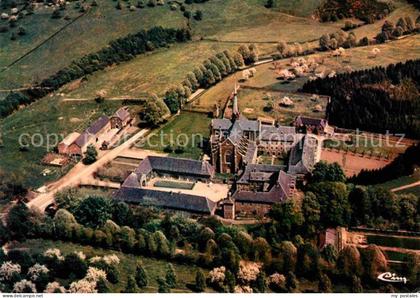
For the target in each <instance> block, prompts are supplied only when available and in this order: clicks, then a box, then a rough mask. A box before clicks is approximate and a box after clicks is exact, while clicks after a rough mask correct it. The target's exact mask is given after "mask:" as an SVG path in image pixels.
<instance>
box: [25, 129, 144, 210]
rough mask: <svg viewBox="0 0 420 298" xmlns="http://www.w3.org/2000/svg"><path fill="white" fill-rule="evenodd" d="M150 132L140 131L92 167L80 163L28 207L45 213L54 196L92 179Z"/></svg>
mask: <svg viewBox="0 0 420 298" xmlns="http://www.w3.org/2000/svg"><path fill="white" fill-rule="evenodd" d="M148 132H149V130H148V129H143V130H141V131H139V132H138V133H136V134H135V135H134V136H132V137H131V138H130V139H129V140H127V141H126V142H125V143H123V144H121V145H120V146H118V147H116V148H114V149H112V150H110V151H108V152H106V153H105V154H103V155H102V157H100V158H99V159H98V160H97V161H96V162H95V163H93V164H91V165H88V166H86V165H84V164H83V163H81V162H79V163H78V164H76V165H75V166H74V168H73V169H72V170H71V171H70V172H69V173H67V174H66V175H65V176H64V177H62V178H60V179H59V180H57V181H56V182H54V183H52V184H50V185H49V186H48V191H47V192H46V193H43V194H40V195H38V196H37V197H36V198H35V199H33V200H32V201H30V202H29V203H28V207H30V208H36V209H39V210H40V211H41V212H43V211H44V210H45V208H46V207H47V206H48V205H50V204H51V203H53V202H54V195H55V194H56V193H57V192H59V191H61V190H63V189H65V188H68V187H75V186H78V185H79V184H80V182H81V180H82V178H86V177H92V176H93V173H95V172H96V171H97V170H99V169H100V168H101V167H103V166H104V165H106V164H107V163H108V162H110V161H112V160H113V159H115V158H116V157H117V156H119V155H120V154H121V152H123V151H124V150H126V149H128V148H130V147H131V146H132V145H133V144H134V143H135V142H136V141H137V140H138V139H139V138H141V137H144V136H145V135H146V134H147V133H148Z"/></svg>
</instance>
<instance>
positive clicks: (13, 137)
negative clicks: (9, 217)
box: [0, 96, 121, 188]
mask: <svg viewBox="0 0 420 298" xmlns="http://www.w3.org/2000/svg"><path fill="white" fill-rule="evenodd" d="M119 106H121V102H119V101H112V102H111V101H110V102H105V103H102V104H97V103H96V102H94V101H91V102H79V103H70V102H62V101H61V99H60V98H59V97H54V96H53V97H47V98H44V99H42V100H40V101H38V102H35V103H33V104H32V105H30V106H28V107H26V108H25V109H22V110H20V111H18V112H16V113H14V114H12V115H11V116H9V117H7V118H5V119H3V120H2V121H0V127H1V131H2V134H3V146H2V147H0V154H1V158H0V169H2V170H3V171H6V172H8V173H13V172H16V173H19V176H21V177H22V178H23V181H24V183H25V185H26V186H28V187H31V188H37V187H39V186H41V185H42V184H43V183H45V182H48V181H52V180H55V179H57V178H58V177H60V176H61V175H62V174H63V173H65V172H66V170H67V169H65V168H64V169H60V168H56V167H47V166H44V165H42V164H41V159H42V157H43V156H44V155H45V153H47V145H48V144H47V141H46V140H47V135H48V134H50V135H51V136H50V141H51V142H50V143H52V145H54V144H53V143H54V142H53V141H55V137H56V136H57V139H59V140H61V139H63V138H64V137H65V136H66V135H67V134H69V133H71V132H73V131H77V132H82V131H83V130H84V129H85V128H86V127H88V125H89V124H90V123H91V122H92V121H94V120H96V119H97V118H98V117H99V116H101V115H102V114H107V115H111V114H113V113H114V112H115V110H116V109H117V108H118V107H119ZM24 134H26V135H24ZM20 136H22V138H21V140H23V143H24V145H25V144H27V143H28V142H29V140H30V138H31V137H33V138H34V142H35V145H37V144H38V143H39V142H40V140H41V137H42V138H43V139H44V140H45V141H44V142H43V143H42V144H40V145H41V146H39V147H38V146H32V145H30V146H29V148H28V151H24V152H22V151H21V150H20V144H19V138H20ZM51 149H52V147H51V148H50V150H51ZM47 168H48V169H49V170H51V171H52V172H51V174H49V175H47V176H43V175H42V174H41V173H42V171H43V170H45V169H47Z"/></svg>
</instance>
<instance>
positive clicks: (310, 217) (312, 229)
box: [302, 192, 321, 236]
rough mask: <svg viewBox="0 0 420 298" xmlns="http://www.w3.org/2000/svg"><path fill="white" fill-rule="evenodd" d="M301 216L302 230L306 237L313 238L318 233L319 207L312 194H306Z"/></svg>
mask: <svg viewBox="0 0 420 298" xmlns="http://www.w3.org/2000/svg"><path fill="white" fill-rule="evenodd" d="M302 215H303V218H304V219H305V224H304V228H305V230H306V234H307V235H308V236H313V235H315V234H316V233H317V232H318V231H319V220H320V218H321V206H320V205H319V202H318V200H317V198H316V196H315V194H313V193H312V192H306V193H305V196H304V198H303V202H302Z"/></svg>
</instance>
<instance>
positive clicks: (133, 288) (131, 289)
mask: <svg viewBox="0 0 420 298" xmlns="http://www.w3.org/2000/svg"><path fill="white" fill-rule="evenodd" d="M138 292H139V288H138V287H137V284H136V280H135V279H134V277H132V276H129V277H128V281H127V285H126V287H125V289H124V293H138Z"/></svg>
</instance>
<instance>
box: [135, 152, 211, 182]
mask: <svg viewBox="0 0 420 298" xmlns="http://www.w3.org/2000/svg"><path fill="white" fill-rule="evenodd" d="M153 171H156V172H162V173H168V174H184V175H186V176H188V175H192V176H201V177H207V178H211V177H213V175H214V173H215V170H214V168H213V166H211V165H210V164H209V163H208V162H207V161H198V160H192V159H184V158H173V157H161V156H148V157H147V158H145V159H144V160H142V161H141V162H140V165H139V166H138V168H137V169H136V170H135V173H136V174H137V175H142V174H145V175H147V174H149V173H150V172H153Z"/></svg>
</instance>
